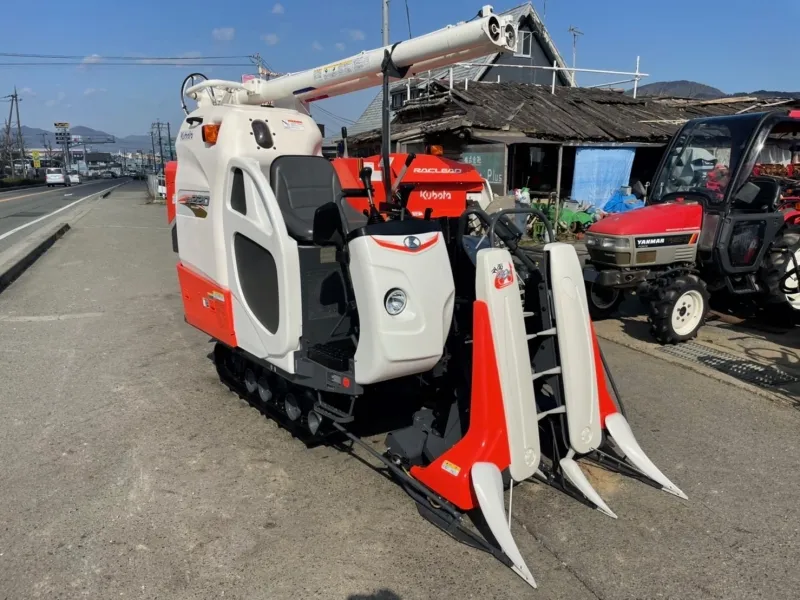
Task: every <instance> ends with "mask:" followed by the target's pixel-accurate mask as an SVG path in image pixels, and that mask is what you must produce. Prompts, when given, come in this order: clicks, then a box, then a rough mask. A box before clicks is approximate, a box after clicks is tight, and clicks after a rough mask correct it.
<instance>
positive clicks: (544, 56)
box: [326, 2, 574, 144]
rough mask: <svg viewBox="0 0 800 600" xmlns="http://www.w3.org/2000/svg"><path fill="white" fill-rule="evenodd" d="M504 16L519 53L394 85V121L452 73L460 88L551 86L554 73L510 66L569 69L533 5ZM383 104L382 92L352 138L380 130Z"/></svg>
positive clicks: (561, 80)
mask: <svg viewBox="0 0 800 600" xmlns="http://www.w3.org/2000/svg"><path fill="white" fill-rule="evenodd" d="M501 14H503V15H511V16H513V17H515V18H516V19H517V22H518V26H519V38H518V43H517V50H516V52H514V53H513V54H509V53H501V52H496V53H493V54H488V55H486V56H482V57H479V58H476V59H473V60H471V61H469V62H470V64H469V65H458V66H453V67H451V68H444V69H440V70H438V71H432V72H431V73H430V74H429V75H428V76H427V77H425V78H424V79H422V80H415V81H410V80H402V81H395V82H393V83H391V84H390V88H389V90H390V93H391V96H392V99H391V109H392V118H394V111H396V110H398V109H400V108H402V107H403V106H404V105H405V103H406V102H407V101H408V100H412V99H416V98H418V97H419V95H420V94H421V93H422V90H423V89H425V88H426V87H427V84H428V82H429V81H431V80H441V79H449V78H450V72H451V69H452V79H453V82H454V84H460V85H461V86H463V85H465V84H466V85H469V83H470V82H479V81H495V82H496V81H502V82H516V83H533V84H542V85H551V84H552V79H553V72H552V71H545V70H541V69H525V68H508V67H509V66H512V67H513V66H540V67H552V66H553V64H554V63H555V65H556V66H558V67H561V68H566V67H567V65H566V64H565V63H564V60H563V58H562V57H561V55H560V54H559V52H558V50H557V49H556V47H555V44H554V43H553V40H552V38H551V37H550V34H549V33H548V32H547V29H546V28H545V26H544V23H542V20H541V19H540V18H539V15H538V14H537V13H536V10H535V9H534V8H533V5H532V3H530V2H526V3H525V4H522V5H520V6H517V7H515V8H512V9H510V10H507V11H505V12H503V13H501ZM556 84H557V85H561V86H574V80H573V78H572V76H571V75H570V73H569V72H567V71H558V72H557V75H556ZM382 103H383V91H382V90H381V91H378V94H377V95H376V96H375V98H374V99H373V100H372V102H370V104H369V106H367V108H366V109H365V110H364V112H363V113H362V115H361V116H360V117H359V118H358V120H357V121H356V122H355V123H354V124H353V125H351V126H350V127H348V128H347V134H348V136H352V135H357V134H360V133H365V132H367V131H371V130H373V129H380V128H381V105H382ZM340 139H341V136H340V135H337V136H335V137H331V138H330V139H329V140H326V142H327V143H333V144H335V143H336V142H338V141H339V140H340Z"/></svg>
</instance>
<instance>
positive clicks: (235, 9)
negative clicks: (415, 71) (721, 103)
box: [0, 0, 800, 136]
mask: <svg viewBox="0 0 800 600" xmlns="http://www.w3.org/2000/svg"><path fill="white" fill-rule="evenodd" d="M487 2H489V0H474V1H470V2H465V1H464V0H435V1H434V0H407V3H408V7H409V11H410V17H411V19H410V20H411V31H412V33H413V34H414V35H421V34H423V33H426V32H428V31H431V30H433V29H437V28H439V27H442V26H445V25H448V24H451V23H455V22H457V21H459V20H467V19H470V18H471V17H473V16H474V15H475V13H476V12H477V11H478V10H479V9H480V7H481V5H482V4H483V3H487ZM520 3H521V2H520V0H503V1H500V0H498V1H497V2H494V3H493V6H494V8H495V11H496V12H501V11H503V10H507V9H508V8H511V7H513V6H516V5H518V4H520ZM46 4H47V9H46V11H44V10H43V9H44V6H43V4H40V5H37V6H36V7H34V6H32V5H28V4H25V3H20V2H13V3H10V6H5V7H4V9H3V21H4V24H5V27H4V28H3V36H2V37H0V52H4V53H21V54H52V55H71V56H76V57H78V58H77V59H75V61H73V62H81V61H82V60H85V63H86V64H71V65H63V64H62V65H57V66H56V65H48V66H36V67H29V66H6V65H0V95H5V94H7V93H10V92H11V91H12V90H13V86H14V85H16V86H17V88H18V90H21V95H22V97H23V98H24V100H23V102H22V103H21V106H20V110H21V116H22V120H23V124H25V125H29V126H32V127H42V128H47V129H52V123H53V122H54V121H69V122H70V123H71V124H72V125H85V126H88V127H93V128H96V129H101V130H104V131H107V132H109V133H111V134H114V135H118V136H124V135H129V134H143V133H147V131H148V130H149V127H150V123H152V122H153V121H154V120H155V119H161V120H162V121H170V122H171V123H172V124H173V125H174V126H176V127H177V125H179V123H180V120H181V116H182V113H181V111H180V108H179V86H180V83H181V81H182V79H183V77H185V76H186V75H187V74H188V73H190V72H191V71H192V70H197V71H200V72H204V73H206V74H208V75H209V77H214V78H226V79H236V80H238V79H239V78H240V76H241V74H242V73H247V72H254V70H253V69H252V68H249V67H247V66H230V67H223V66H216V67H212V68H209V67H205V66H203V67H197V68H196V69H193V68H192V67H191V66H152V65H136V66H114V65H104V64H102V63H103V61H102V60H100V59H98V58H96V57H182V56H186V57H197V56H203V57H209V56H225V57H227V56H236V57H239V58H234V59H224V60H214V61H211V62H215V63H217V62H222V63H234V64H242V65H247V64H248V63H249V62H250V61H249V60H248V59H247V58H244V57H246V56H248V55H251V54H254V53H256V52H258V53H260V54H261V56H262V57H263V58H264V60H265V61H266V62H267V63H268V64H269V65H270V66H271V67H272V68H273V69H275V70H276V71H278V72H286V71H298V70H303V69H306V68H311V67H314V66H317V65H320V64H324V63H326V62H329V61H332V60H336V59H339V58H343V57H346V56H350V55H352V54H355V53H357V52H359V51H361V50H365V49H371V48H375V47H379V46H380V45H381V31H380V28H381V2H380V0H338V1H321V0H281V2H280V3H275V2H274V1H272V0H267V1H266V2H265V1H264V0H231V1H229V2H228V3H222V4H220V2H219V0H194V1H193V2H190V3H184V2H180V3H178V2H166V1H163V0H162V1H159V2H156V1H154V0H140V1H138V2H134V3H124V6H119V5H118V4H117V3H115V2H108V0H102V1H101V0H82V1H81V2H77V3H75V2H72V3H63V2H55V0H47V2H46ZM533 4H534V7H535V8H536V10H537V11H538V12H539V14H540V15H542V13H543V12H544V4H545V2H544V0H536V1H535V2H534V3H533ZM546 5H547V6H546V16H545V25H546V26H547V28H548V30H549V31H550V34H551V36H552V37H553V39H554V40H555V43H556V45H557V46H558V48H559V50H560V51H561V54H562V56H563V57H564V59H565V60H566V61H567V62H568V63H570V62H571V60H572V59H571V57H572V38H571V35H570V34H569V32H568V28H569V27H570V25H575V26H576V27H578V28H579V29H580V30H581V31H583V33H584V35H583V36H582V37H580V38H579V41H578V61H577V65H578V67H585V68H601V69H614V70H633V68H634V66H635V61H636V56H637V55H640V56H641V60H642V63H641V64H642V66H641V68H642V71H644V72H646V73H649V74H650V75H651V77H650V78H648V79H646V80H644V83H647V82H652V81H664V80H672V79H690V80H695V81H700V82H702V83H706V84H709V85H713V86H716V87H719V88H721V89H722V90H724V91H726V92H735V91H752V90H755V89H762V88H765V89H779V90H792V91H794V90H797V89H800V81H798V80H797V78H796V77H793V74H795V73H796V72H797V69H796V60H797V52H796V48H795V46H794V39H795V35H794V33H795V32H794V29H795V28H796V23H798V22H800V2H798V1H797V0H763V1H762V2H760V3H754V2H752V1H744V0H729V1H728V2H725V3H723V5H720V4H719V3H715V2H708V3H702V2H698V1H697V0H672V2H670V3H668V4H667V3H661V2H655V1H654V0H649V1H647V2H643V1H641V0H638V1H635V0H607V1H605V2H599V1H597V0H547V2H546ZM390 7H391V27H390V29H391V38H392V41H393V42H394V41H399V40H403V39H406V38H407V37H408V24H407V20H406V6H405V2H404V0H391V3H390ZM35 60H36V59H24V58H19V59H13V58H8V57H0V63H8V62H15V61H27V62H31V61H35ZM106 60H107V61H108V62H112V59H106ZM198 62H200V61H198ZM605 81H608V79H605ZM597 82H599V80H598V79H597V78H596V77H592V76H579V83H581V84H584V85H586V84H591V83H597ZM376 91H377V89H370V90H365V91H362V92H358V93H354V94H349V95H347V96H343V97H340V98H334V99H330V100H326V101H324V102H322V103H320V104H321V106H322V107H324V108H325V109H326V110H327V111H330V112H332V113H334V114H335V115H338V116H340V117H343V118H344V119H351V120H354V119H356V118H358V116H359V115H360V114H361V112H362V110H363V109H364V107H365V106H366V105H367V103H368V102H369V101H370V99H371V98H372V97H373V96H374V94H375V92H376ZM3 106H7V105H5V104H0V111H2V110H4V109H3ZM315 117H318V120H319V121H320V122H322V123H325V124H326V126H327V127H328V129H329V131H331V130H332V131H337V130H338V129H339V128H340V127H341V125H342V122H341V121H337V120H336V119H334V118H332V117H330V116H328V115H324V114H320V112H319V111H316V112H315ZM3 118H5V116H4V117H3Z"/></svg>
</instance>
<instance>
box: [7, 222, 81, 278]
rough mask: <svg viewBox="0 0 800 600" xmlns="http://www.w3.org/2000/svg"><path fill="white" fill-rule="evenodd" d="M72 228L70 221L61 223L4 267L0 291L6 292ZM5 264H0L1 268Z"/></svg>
mask: <svg viewBox="0 0 800 600" xmlns="http://www.w3.org/2000/svg"><path fill="white" fill-rule="evenodd" d="M69 230H70V226H69V223H61V224H60V225H58V226H57V227H55V230H54V231H51V232H50V233H49V234H48V235H47V236H46V237H45V238H44V239H43V240H41V241H39V242H38V243H37V244H35V245H34V247H33V248H31V249H30V250H27V251H26V252H25V253H24V254H23V256H22V257H21V258H19V259H17V260H15V261H13V262H12V263H11V265H10V266H8V267H6V268H4V270H3V271H2V272H0V293H2V292H4V291H5V290H6V288H8V286H10V285H11V284H12V283H14V281H16V280H17V278H18V277H19V276H20V275H22V274H23V273H24V272H25V271H26V270H27V269H28V268H29V267H30V266H31V265H32V264H33V263H35V262H36V261H37V260H38V259H39V257H40V256H42V254H44V253H45V252H47V250H48V249H49V248H50V247H51V246H52V245H53V244H55V243H56V240H58V239H60V238H61V237H63V236H64V234H65V233H67V231H69ZM2 268H3V266H2V265H0V269H2Z"/></svg>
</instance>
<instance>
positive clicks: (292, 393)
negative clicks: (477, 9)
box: [174, 7, 686, 587]
mask: <svg viewBox="0 0 800 600" xmlns="http://www.w3.org/2000/svg"><path fill="white" fill-rule="evenodd" d="M516 37H517V31H516V29H515V25H514V24H513V23H511V22H509V21H508V20H505V19H503V18H501V17H498V16H497V15H495V14H493V13H492V11H491V7H485V8H484V9H483V10H482V12H481V16H480V17H479V18H476V19H475V20H473V21H471V22H468V23H463V24H458V25H456V26H450V27H448V28H445V29H442V30H439V31H436V32H434V33H431V34H428V35H426V36H422V37H420V38H416V39H411V40H409V41H407V42H402V43H400V44H396V45H394V46H392V47H387V48H380V49H377V50H373V51H371V52H364V53H362V54H359V55H357V56H354V57H352V58H350V59H347V60H344V61H340V62H339V63H336V64H334V65H326V66H323V67H319V68H316V69H312V70H309V71H305V72H302V73H297V74H292V75H285V76H281V77H279V78H277V79H274V80H272V81H263V80H251V81H248V82H247V83H244V84H240V83H237V82H229V81H219V80H205V81H202V82H200V83H198V84H195V85H192V86H191V87H189V88H187V87H186V84H187V83H188V81H184V86H183V88H182V97H183V96H184V95H185V96H186V97H189V98H191V99H193V100H195V101H196V102H197V104H198V106H197V108H196V109H195V110H193V111H191V112H189V111H188V110H187V116H186V118H185V120H184V123H183V125H182V126H181V129H180V133H179V134H178V141H177V154H178V160H177V173H176V177H175V194H174V195H175V199H176V204H175V208H176V209H177V212H176V217H175V223H176V228H175V230H176V232H175V236H176V248H177V251H178V255H179V263H178V266H177V269H178V278H179V282H180V286H181V290H182V297H183V302H184V311H185V318H186V321H187V322H188V323H189V324H190V325H192V326H194V327H196V328H198V329H200V330H201V331H203V332H205V333H207V334H208V335H210V336H211V337H212V338H213V339H214V340H215V341H216V345H215V349H214V352H213V357H214V362H215V365H216V368H217V370H218V373H219V375H220V377H221V379H222V380H223V381H224V382H225V383H226V384H227V385H228V386H229V387H230V388H231V389H232V390H234V391H236V392H237V393H238V394H240V395H241V396H242V397H244V398H246V399H248V401H250V402H252V403H253V404H255V405H257V406H259V407H261V408H262V410H264V411H265V412H268V413H269V414H271V415H273V416H274V418H275V419H276V420H278V421H279V422H280V423H282V424H283V425H284V426H286V427H287V428H289V429H291V430H292V431H293V432H294V433H295V434H296V435H298V437H302V438H304V440H305V441H306V442H308V443H310V442H319V441H323V440H331V439H340V440H346V439H349V440H350V441H351V442H352V443H353V444H359V445H360V446H361V447H362V448H363V449H364V450H365V451H366V452H369V453H370V454H371V455H372V456H373V457H374V458H376V459H377V460H379V461H381V463H383V465H385V467H386V468H388V470H389V471H390V472H391V473H392V475H393V476H394V477H395V479H396V480H397V482H398V483H399V484H400V485H401V486H402V487H403V488H404V489H405V491H406V492H407V493H408V494H409V495H410V496H411V497H412V498H413V499H414V500H415V501H416V502H417V506H418V508H419V511H420V513H421V514H422V515H423V516H425V517H426V518H427V519H429V520H430V521H431V522H433V523H434V524H436V525H437V526H439V527H441V528H442V529H443V530H445V531H446V532H447V533H449V534H450V535H452V536H453V537H455V538H456V539H458V540H459V541H462V542H464V543H466V544H469V545H470V546H472V547H474V548H478V549H481V550H484V551H487V552H489V553H490V554H492V555H493V556H495V557H496V558H497V559H499V560H500V561H502V562H503V563H504V564H506V565H507V566H508V567H510V568H511V569H513V570H514V571H515V572H516V573H518V574H519V575H520V576H521V577H522V578H523V579H524V580H525V581H526V582H527V583H529V584H530V585H531V586H534V587H535V586H536V583H535V581H534V577H533V575H532V574H531V571H530V570H529V569H528V567H527V565H526V564H525V561H524V559H523V558H522V556H521V554H520V552H519V549H518V547H517V545H516V542H515V541H514V538H513V536H512V533H511V528H510V526H511V516H510V512H509V514H508V515H507V514H506V510H505V506H504V488H509V487H510V488H511V490H513V484H515V483H518V482H522V481H526V480H530V479H533V478H534V477H536V478H538V479H540V480H541V481H544V482H546V483H549V484H551V485H554V486H557V487H559V488H560V489H563V490H564V491H566V492H568V493H570V494H571V495H572V496H573V497H575V498H577V499H579V500H580V501H582V502H584V503H585V504H587V505H589V506H592V507H596V508H597V509H599V510H601V511H602V512H604V513H606V514H608V515H610V516H612V517H616V515H615V514H614V513H613V512H612V510H611V509H610V508H609V507H608V506H607V505H606V503H605V502H604V501H603V500H602V499H601V498H600V496H599V495H598V494H597V492H596V491H595V490H594V489H593V488H592V486H591V485H590V483H589V481H588V480H587V478H586V477H585V476H584V474H583V472H582V471H581V469H580V467H579V466H578V462H577V460H578V459H579V458H589V459H593V460H594V461H596V462H598V463H599V464H602V465H605V466H607V467H609V468H612V469H615V470H617V471H618V472H621V473H625V474H628V475H631V476H634V477H637V478H639V479H640V480H642V481H645V482H647V483H648V484H650V485H652V486H654V487H656V488H659V489H664V490H665V491H667V492H670V493H672V494H675V495H678V496H680V497H682V498H685V497H686V496H685V495H684V494H683V492H681V491H680V490H679V489H678V488H677V487H676V486H675V485H674V484H673V483H672V482H671V481H669V479H667V478H666V477H665V476H664V475H663V474H662V473H661V471H659V470H658V468H656V467H655V465H653V463H652V462H651V461H650V460H649V459H648V458H647V456H646V455H645V454H644V452H643V451H642V449H641V448H640V447H639V445H638V443H637V442H636V439H635V438H634V436H633V434H632V432H631V429H630V427H629V426H628V422H627V420H626V418H625V417H624V413H623V410H622V408H621V405H620V404H619V403H618V398H619V396H618V394H617V393H616V392H614V393H613V394H612V390H615V387H614V384H613V380H612V378H611V376H610V373H609V372H608V369H607V367H606V364H605V361H604V359H603V356H602V353H601V350H600V347H599V345H598V343H597V339H596V337H595V333H594V330H593V327H592V323H591V321H590V319H589V316H588V308H587V300H586V295H585V289H584V285H583V279H582V273H581V267H580V263H579V261H578V258H577V255H576V253H575V251H574V249H573V248H572V247H571V246H569V245H566V244H561V243H551V244H548V245H546V246H545V247H544V259H543V261H542V262H541V263H537V262H536V261H535V260H534V259H532V258H531V256H530V255H528V254H526V252H524V251H523V249H522V248H520V247H519V246H518V243H517V242H518V241H519V239H520V237H521V234H520V232H518V231H516V230H515V228H514V225H513V224H512V222H511V220H510V219H509V218H508V214H509V212H514V211H500V212H498V213H496V214H494V215H493V216H491V217H489V216H488V215H487V214H486V212H484V211H483V210H482V209H481V208H479V207H470V208H468V207H467V206H466V202H465V201H462V202H461V204H460V205H459V206H449V207H448V208H447V209H446V210H441V206H439V202H440V198H439V197H436V196H435V195H434V196H433V197H428V199H426V197H425V196H418V197H417V198H416V199H415V200H414V202H416V203H417V204H418V205H419V207H420V209H419V210H411V209H410V204H409V203H410V202H411V196H412V194H413V193H414V188H413V186H409V185H403V183H402V179H403V177H404V175H405V174H406V173H407V171H408V169H409V168H413V166H414V165H415V160H418V159H417V158H415V157H414V155H408V156H403V158H400V157H398V156H395V157H394V161H395V163H396V164H395V166H397V167H399V171H398V170H395V169H388V168H384V169H383V170H382V172H383V173H389V172H391V173H392V175H390V176H388V177H386V178H383V179H382V182H383V184H384V190H383V196H382V199H383V201H382V202H380V201H379V202H377V203H376V202H375V194H374V192H375V190H374V189H373V186H372V184H371V181H372V174H373V173H374V171H373V170H371V169H370V167H369V166H365V167H364V168H363V169H361V170H360V172H359V173H358V175H359V180H360V181H361V185H360V186H354V185H350V189H348V191H347V193H346V194H347V195H346V194H345V193H344V191H343V187H342V181H341V180H340V178H339V176H337V172H336V170H335V168H334V166H333V164H332V163H331V161H329V160H327V159H326V158H324V157H323V156H322V153H321V147H322V139H321V134H320V131H319V128H318V127H317V125H316V123H315V122H314V121H313V120H312V119H311V117H310V116H309V114H308V110H307V102H309V101H311V100H314V99H319V98H323V97H331V96H333V95H337V94H342V93H348V92H352V91H355V90H357V89H363V88H366V87H370V86H373V85H377V84H378V83H380V79H381V77H383V78H384V85H386V81H387V80H388V79H389V78H390V77H394V78H398V77H405V76H408V75H414V74H416V73H419V72H422V71H427V70H428V69H433V68H437V67H441V66H446V65H448V64H452V63H454V62H457V61H461V60H466V59H468V58H472V57H476V56H483V55H486V54H489V53H492V52H497V51H513V49H514V47H515V46H516ZM190 77H191V76H190ZM188 79H189V78H187V80H188ZM387 109H388V107H387V106H386V105H384V110H387ZM184 110H186V107H185V105H184ZM434 158H435V159H436V160H438V161H443V160H444V159H442V158H440V157H434ZM381 160H382V164H383V165H384V166H388V165H389V163H390V161H391V160H392V157H391V156H389V154H388V143H387V140H386V136H384V154H383V156H382V159H381ZM425 160H426V159H422V160H421V162H423V163H424V161H425ZM450 163H451V164H454V165H456V166H457V167H458V168H459V169H460V168H462V167H464V168H465V172H466V171H467V170H468V165H460V166H459V163H452V161H450ZM426 168H434V167H426ZM453 168H456V167H453ZM343 169H344V170H347V168H345V167H343ZM376 170H377V169H376ZM469 172H470V174H469V175H468V176H466V177H467V178H472V180H470V181H471V183H470V185H466V182H465V186H464V187H465V189H466V188H470V189H475V190H480V189H481V183H480V177H479V176H478V178H477V179H475V176H476V173H475V172H474V171H469ZM424 174H425V173H424V172H423V173H421V174H420V175H424ZM392 179H393V181H392ZM351 184H352V182H351ZM472 184H476V185H475V187H474V188H471V187H470V186H472ZM434 191H435V190H434ZM476 193H480V192H479V191H478V192H476ZM348 196H349V197H350V199H348ZM426 204H427V206H425V205H426ZM359 206H364V207H366V208H365V210H364V211H363V212H362V211H360V210H359V209H358V207H359ZM437 207H438V208H437ZM523 210H526V209H523ZM529 210H530V209H527V210H526V212H528V211H529ZM419 212H422V214H421V215H418V214H414V213H419ZM539 216H540V218H542V220H543V221H545V222H546V219H545V218H544V215H539ZM470 220H476V221H478V222H479V223H480V224H481V225H482V229H483V231H482V232H481V233H480V234H479V235H474V234H470V233H469V232H468V225H469V222H470ZM550 235H551V236H552V231H551V232H550ZM550 239H554V238H552V237H551V238H550ZM411 403H413V406H412V407H410V408H409V410H410V411H412V412H413V418H411V417H412V412H406V413H405V417H404V419H403V422H404V426H403V427H400V428H398V429H394V430H390V431H388V436H387V438H386V447H387V450H386V451H385V452H384V453H382V454H381V453H379V452H377V451H375V450H374V449H373V448H372V447H371V446H370V445H368V444H366V443H363V442H362V440H361V439H360V437H359V436H358V435H357V434H356V432H358V431H359V429H360V427H361V426H362V425H363V424H366V425H367V426H373V428H374V426H375V421H374V418H375V417H374V416H375V415H376V414H379V415H380V416H381V418H383V419H384V420H385V418H386V416H387V414H389V413H392V412H396V411H397V410H399V409H400V408H401V407H406V406H408V405H409V404H411ZM409 423H410V425H409ZM384 431H386V429H384ZM510 494H511V492H510V493H509V496H510ZM510 504H511V499H510V497H509V505H510ZM467 515H468V516H470V517H471V518H472V520H473V522H474V524H475V527H474V528H473V527H470V526H469V525H468V524H467V522H466V521H465V520H464V517H465V516H467ZM487 528H488V531H487Z"/></svg>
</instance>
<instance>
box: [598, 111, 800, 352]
mask: <svg viewBox="0 0 800 600" xmlns="http://www.w3.org/2000/svg"><path fill="white" fill-rule="evenodd" d="M650 189H651V190H652V192H651V194H650V197H649V198H648V200H647V205H646V206H644V207H642V208H639V209H636V210H632V211H630V212H626V213H622V214H619V215H614V216H611V217H606V218H605V219H602V220H601V221H598V222H597V223H595V224H593V225H592V226H591V227H590V228H589V231H588V233H587V234H586V247H587V249H588V251H589V257H590V258H589V261H588V262H587V265H586V267H585V269H584V276H585V278H586V281H587V288H588V292H589V301H590V307H591V309H592V312H593V314H594V315H595V316H597V317H600V316H603V315H608V314H611V313H613V312H614V311H615V310H616V309H617V307H618V306H619V304H620V302H621V301H622V299H623V294H624V293H625V292H626V291H635V292H636V293H637V294H638V295H639V296H640V297H642V298H643V299H644V300H646V301H647V302H648V304H649V320H650V323H651V332H652V334H653V336H654V337H655V338H656V339H657V340H658V341H659V342H661V343H665V344H666V343H676V342H683V341H686V340H689V339H691V338H693V337H695V336H696V335H697V331H698V329H699V328H700V327H701V326H702V325H703V322H704V319H705V317H706V315H707V313H708V310H709V306H708V302H709V298H710V295H711V293H714V292H718V291H722V290H727V292H728V293H730V294H734V295H736V296H738V297H747V298H750V299H753V300H756V301H758V302H760V303H761V304H762V305H764V306H766V307H767V308H769V309H771V310H772V311H773V312H774V311H775V309H783V308H789V309H791V310H800V292H799V291H798V287H797V270H798V269H797V264H798V261H800V226H798V218H799V217H800V211H799V210H798V207H799V206H800V111H798V110H779V111H770V112H762V113H752V114H742V115H733V116H726V117H712V118H702V119H694V120H691V121H688V122H687V123H686V124H685V125H684V126H683V127H682V128H681V129H680V130H679V131H678V132H677V133H676V134H675V135H674V136H673V138H672V141H671V143H670V145H669V147H668V149H667V151H666V153H665V154H664V157H663V158H662V160H661V164H660V165H659V167H658V170H657V172H656V175H655V178H654V185H652V186H651V188H650ZM780 312H783V311H780ZM784 314H786V313H784ZM789 314H791V313H789Z"/></svg>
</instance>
